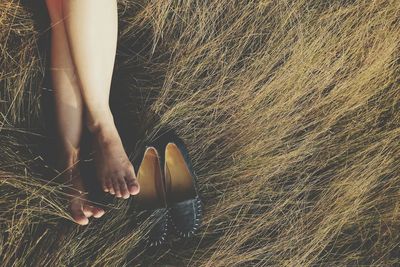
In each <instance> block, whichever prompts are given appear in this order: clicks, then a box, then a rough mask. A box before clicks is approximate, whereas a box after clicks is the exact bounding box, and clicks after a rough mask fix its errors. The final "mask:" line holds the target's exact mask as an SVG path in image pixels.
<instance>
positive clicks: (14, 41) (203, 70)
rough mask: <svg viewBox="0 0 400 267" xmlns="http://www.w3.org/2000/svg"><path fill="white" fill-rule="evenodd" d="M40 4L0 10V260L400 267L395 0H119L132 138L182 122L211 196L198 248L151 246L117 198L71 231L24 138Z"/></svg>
mask: <svg viewBox="0 0 400 267" xmlns="http://www.w3.org/2000/svg"><path fill="white" fill-rule="evenodd" d="M28 2H29V1H28ZM38 5H39V4H38ZM40 5H41V4H40ZM32 6H33V7H34V5H32V4H30V6H26V5H23V3H20V2H18V1H11V0H5V1H2V2H1V3H0V12H1V13H0V40H1V41H0V46H1V63H0V69H1V72H0V77H1V78H0V85H1V91H0V96H1V98H0V101H1V102H0V112H1V113H0V114H1V116H2V120H1V121H2V125H0V126H1V127H2V128H1V130H0V137H1V139H0V144H1V148H2V151H1V154H0V159H1V161H0V170H1V171H0V176H1V179H0V193H1V198H0V214H1V216H0V224H1V229H2V230H3V231H2V232H3V233H2V235H1V236H0V245H1V246H0V255H1V256H0V258H1V259H2V261H3V264H4V265H6V266H11V265H14V266H26V265H35V266H44V265H49V266H65V265H69V266H78V265H82V266H86V265H90V266H92V265H101V266H122V265H124V264H127V265H134V264H139V263H141V264H143V265H168V264H169V265H173V266H182V265H190V266H249V265H254V266H264V265H285V266H313V265H323V266H333V265H335V266H343V265H381V266H390V265H393V266H394V265H399V264H400V259H399V258H398V255H399V254H398V253H400V248H399V243H400V234H399V230H400V191H399V189H400V188H399V184H400V145H399V144H400V142H399V141H400V127H399V126H400V113H399V111H400V90H399V89H400V88H399V87H400V86H399V84H400V80H399V77H400V69H399V62H400V61H399V52H400V51H399V47H400V13H399V10H400V2H399V1H395V0H394V1H381V0H377V1H345V0H341V1H339V0H335V1H306V0H293V1H225V0H224V1H221V0H219V1H217V0H213V1H194V0H188V1H172V0H171V1H127V0H126V1H120V13H121V27H120V31H121V33H120V42H119V50H118V59H117V61H118V62H117V67H116V78H115V84H116V85H115V86H114V87H115V89H114V90H113V91H114V95H115V96H114V97H115V99H116V100H114V101H118V100H121V99H127V98H126V96H130V97H131V98H130V101H128V102H125V103H123V104H124V105H118V106H123V107H124V108H123V109H122V110H119V111H118V110H117V111H116V112H117V113H118V112H120V113H121V114H125V115H126V114H128V116H127V117H128V119H129V116H133V115H139V116H140V119H139V120H138V123H139V124H138V125H139V126H140V127H139V128H135V129H134V131H137V132H140V137H145V138H150V137H151V136H152V135H153V134H154V132H155V131H157V129H158V128H159V127H160V126H161V125H164V124H168V125H172V126H173V127H175V128H176V129H178V131H179V133H180V134H181V136H182V137H183V138H184V139H185V140H186V142H187V143H188V146H189V148H190V151H191V153H192V157H193V160H194V163H195V168H196V169H197V170H198V173H199V175H200V177H199V179H200V183H201V192H202V195H203V198H204V201H205V203H206V210H205V218H204V225H203V227H202V229H201V231H200V233H199V234H198V235H197V237H196V238H195V239H194V240H192V241H189V242H186V243H181V242H173V243H171V246H170V247H168V248H163V249H160V250H159V251H148V250H145V249H143V248H142V247H141V246H140V244H139V240H140V238H141V236H142V235H143V233H144V232H145V231H146V230H147V229H148V228H147V227H148V226H149V225H150V222H148V221H146V220H144V219H142V217H141V216H139V217H137V214H136V213H135V212H133V211H131V210H130V209H128V207H127V205H126V203H124V202H122V201H121V202H115V203H112V204H111V206H112V208H111V209H112V210H111V211H110V212H108V214H107V216H105V217H104V218H103V219H101V220H100V221H98V222H95V223H92V224H91V226H89V227H87V228H79V227H76V226H74V225H72V224H70V223H65V219H63V218H68V214H67V213H66V211H65V208H64V206H65V201H64V200H63V198H62V195H63V193H62V186H61V185H57V184H53V183H49V182H48V180H51V179H52V177H53V176H52V175H55V174H52V175H50V174H49V173H51V171H50V170H49V169H50V168H46V167H45V165H46V164H47V163H46V162H45V161H42V160H41V159H40V158H38V156H37V155H36V154H35V152H34V150H32V149H31V146H32V145H33V144H32V142H30V143H29V144H30V146H27V145H26V143H27V141H26V140H31V139H29V138H28V137H27V136H31V135H32V134H28V133H26V132H27V131H28V132H35V133H38V132H40V129H41V128H42V127H43V126H42V125H43V123H42V120H41V119H40V112H41V110H42V109H43V107H42V105H41V103H40V99H41V96H42V93H43V92H44V90H43V88H44V87H45V85H44V83H43V81H44V78H43V77H44V73H45V66H46V64H45V62H46V60H45V59H46V52H47V51H48V43H46V42H41V41H40V38H42V37H46V36H47V35H48V28H46V26H41V25H46V23H45V20H43V19H41V18H43V17H44V16H45V11H44V10H43V9H40V8H36V9H35V8H33V10H32ZM41 20H43V21H42V22H40V23H39V22H38V21H41ZM120 88H122V89H121V90H119V89H120ZM118 95H119V96H121V95H122V96H123V97H121V99H119V98H118ZM125 122H126V121H125ZM122 128H124V127H122ZM126 128H128V132H129V128H132V127H131V126H129V125H128V126H126V125H125V128H124V129H126ZM131 130H132V129H131ZM134 156H135V153H134V152H133V157H134ZM32 166H34V167H32ZM45 169H46V171H44V170H45ZM36 170H41V171H36ZM139 215H140V214H139ZM127 218H129V220H128V219H127ZM132 220H134V221H135V222H132ZM60 229H62V231H60Z"/></svg>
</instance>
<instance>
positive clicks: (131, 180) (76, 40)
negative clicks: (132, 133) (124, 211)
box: [62, 0, 139, 198]
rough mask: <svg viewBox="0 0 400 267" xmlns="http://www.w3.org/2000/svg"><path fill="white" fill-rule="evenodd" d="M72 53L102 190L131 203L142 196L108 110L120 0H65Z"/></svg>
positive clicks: (65, 14)
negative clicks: (131, 196) (91, 135)
mask: <svg viewBox="0 0 400 267" xmlns="http://www.w3.org/2000/svg"><path fill="white" fill-rule="evenodd" d="M62 2H63V12H64V18H65V25H66V31H67V36H68V40H69V44H70V48H71V54H72V58H73V61H74V63H75V67H76V71H77V74H78V77H79V82H80V89H81V93H82V97H83V100H84V103H85V106H86V111H87V125H88V128H89V130H90V131H91V132H92V133H93V136H94V143H95V161H96V166H97V175H98V176H99V178H100V181H101V184H102V187H103V190H104V191H105V192H110V193H111V194H115V195H116V196H117V197H124V198H128V197H129V195H130V194H131V195H135V194H137V193H138V192H139V184H138V183H137V180H136V175H135V171H134V169H133V167H132V164H131V163H130V161H129V159H128V157H127V155H126V153H125V150H124V148H123V145H122V142H121V139H120V137H119V134H118V131H117V129H116V127H115V124H114V119H113V116H112V114H111V111H110V107H109V94H110V86H111V78H112V72H113V68H114V60H115V54H116V46H117V34H118V12H117V3H116V0H63V1H62Z"/></svg>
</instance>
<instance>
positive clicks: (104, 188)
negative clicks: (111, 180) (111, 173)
mask: <svg viewBox="0 0 400 267" xmlns="http://www.w3.org/2000/svg"><path fill="white" fill-rule="evenodd" d="M101 187H102V188H103V191H104V192H108V191H110V189H108V188H109V187H108V185H107V179H103V182H102V183H101Z"/></svg>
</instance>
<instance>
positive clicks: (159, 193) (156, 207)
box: [135, 147, 169, 246]
mask: <svg viewBox="0 0 400 267" xmlns="http://www.w3.org/2000/svg"><path fill="white" fill-rule="evenodd" d="M160 166H161V165H160V158H159V156H158V153H157V150H156V149H155V148H154V147H147V148H146V150H145V152H144V155H143V158H142V160H141V162H140V163H138V164H136V169H137V170H138V171H137V179H138V182H139V184H140V192H139V194H138V195H136V196H135V200H136V203H137V205H138V208H139V209H140V210H147V211H151V212H152V214H151V216H150V218H149V220H150V221H152V222H154V225H153V226H152V228H151V229H150V231H149V233H148V234H147V236H146V243H147V245H149V246H158V245H161V244H163V243H164V242H165V238H166V236H167V231H168V222H169V212H168V210H167V203H166V195H165V183H164V181H165V179H164V172H163V171H162V170H161V167H160Z"/></svg>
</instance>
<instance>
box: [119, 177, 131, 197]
mask: <svg viewBox="0 0 400 267" xmlns="http://www.w3.org/2000/svg"><path fill="white" fill-rule="evenodd" d="M118 181H119V188H120V190H121V195H122V197H123V198H124V199H127V198H129V196H130V194H129V191H128V187H127V186H126V182H125V179H124V178H120V179H119V180H118Z"/></svg>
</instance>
